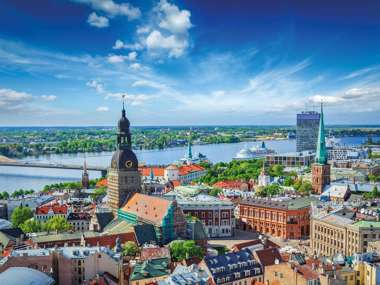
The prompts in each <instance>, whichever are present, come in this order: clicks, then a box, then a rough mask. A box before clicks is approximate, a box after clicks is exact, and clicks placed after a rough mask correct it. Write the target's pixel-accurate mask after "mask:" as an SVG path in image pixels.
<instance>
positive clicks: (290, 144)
mask: <svg viewBox="0 0 380 285" xmlns="http://www.w3.org/2000/svg"><path fill="white" fill-rule="evenodd" d="M365 140H366V137H345V138H341V142H342V143H343V144H349V145H357V144H361V143H363V142H364V141H365ZM265 143H266V145H267V147H269V148H272V149H274V150H275V151H276V152H278V153H282V152H291V151H295V144H296V141H295V140H282V141H275V140H268V141H265ZM256 144H259V142H257V143H256V142H242V143H232V144H210V145H194V146H193V154H197V153H199V152H200V153H202V154H204V155H206V156H207V157H208V159H209V160H210V161H212V162H220V161H224V162H228V161H230V160H231V159H232V158H233V157H234V156H235V155H236V153H237V152H238V151H239V150H240V149H242V148H243V147H246V146H248V147H251V146H253V145H256ZM186 151H187V148H186V147H178V148H170V149H165V150H142V151H136V152H135V153H136V155H137V158H138V160H139V162H143V163H146V164H169V163H172V162H174V161H177V160H179V159H180V158H182V157H184V155H185V154H186ZM111 156H112V152H102V153H87V154H83V153H77V154H52V155H43V156H39V157H26V158H23V159H22V160H23V161H30V162H32V161H39V162H47V163H63V164H65V163H66V164H77V165H81V164H83V161H84V158H85V157H86V161H87V165H90V166H108V165H109V163H110V160H111ZM81 174H82V172H81V171H79V170H66V169H44V168H26V167H6V166H0V192H2V191H7V192H9V193H11V192H13V191H15V190H17V189H21V188H22V189H34V190H40V189H42V187H43V186H44V185H46V184H52V183H57V182H64V181H77V180H80V178H81ZM89 174H90V178H97V177H100V173H99V172H96V171H90V173H89Z"/></svg>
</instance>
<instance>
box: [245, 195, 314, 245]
mask: <svg viewBox="0 0 380 285" xmlns="http://www.w3.org/2000/svg"><path fill="white" fill-rule="evenodd" d="M238 224H239V227H240V228H241V229H243V230H248V231H258V232H261V233H263V234H268V235H271V236H273V237H280V238H284V239H300V238H302V237H308V236H309V228H310V199H309V198H307V197H302V198H295V199H288V200H275V199H271V200H268V199H248V200H244V201H241V202H240V203H239V223H238Z"/></svg>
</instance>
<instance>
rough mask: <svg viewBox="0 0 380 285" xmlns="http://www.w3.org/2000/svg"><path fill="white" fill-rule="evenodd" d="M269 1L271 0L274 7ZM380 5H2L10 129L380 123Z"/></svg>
mask: <svg viewBox="0 0 380 285" xmlns="http://www.w3.org/2000/svg"><path fill="white" fill-rule="evenodd" d="M264 2H265V3H264ZM379 35H380V2H379V1H367V0H363V1H357V0H355V1H344V3H343V2H342V1H331V0H330V1H320V0H319V1H272V0H267V1H261V0H260V1H253V0H250V1H248V0H247V1H237V0H234V1H224V0H215V1H211V0H208V1H197V0H194V1H173V0H161V1H149V0H144V1H128V2H127V0H33V1H26V0H2V1H0V125H114V124H115V121H116V120H117V118H118V117H119V114H120V105H121V96H122V94H125V100H126V104H127V113H128V116H129V118H130V120H131V122H132V124H133V125H210V124H222V125H224V124H238V125H247V124H266V125H270V124H294V123H295V114H296V113H297V112H299V111H302V110H305V109H308V110H312V109H315V108H316V106H317V105H318V102H319V101H320V100H321V99H323V101H324V102H325V104H326V108H325V110H326V122H327V123H330V124H380V36H379Z"/></svg>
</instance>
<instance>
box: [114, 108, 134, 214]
mask: <svg viewBox="0 0 380 285" xmlns="http://www.w3.org/2000/svg"><path fill="white" fill-rule="evenodd" d="M129 126H130V123H129V120H128V119H127V117H126V116H125V108H124V103H123V110H122V115H121V118H120V120H119V123H118V133H117V150H116V151H115V153H114V154H113V156H112V160H111V167H110V168H109V169H108V190H107V196H108V202H107V203H108V206H109V208H111V209H112V211H113V212H114V213H115V214H116V212H117V211H118V209H119V208H121V207H122V206H123V205H124V204H125V203H126V202H127V201H128V199H129V198H130V197H132V195H133V194H134V193H136V192H141V178H140V172H139V170H138V160H137V157H136V155H135V154H134V152H133V151H132V143H131V133H130V130H129Z"/></svg>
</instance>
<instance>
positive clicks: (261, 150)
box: [233, 141, 275, 160]
mask: <svg viewBox="0 0 380 285" xmlns="http://www.w3.org/2000/svg"><path fill="white" fill-rule="evenodd" d="M273 153H275V151H274V150H273V149H270V148H267V147H266V145H265V142H264V141H263V142H262V143H261V145H256V146H253V147H251V148H248V147H245V148H243V149H241V150H240V151H239V152H238V153H237V154H236V156H235V157H234V158H233V159H234V160H249V159H254V158H263V157H265V156H266V155H267V154H273Z"/></svg>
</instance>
